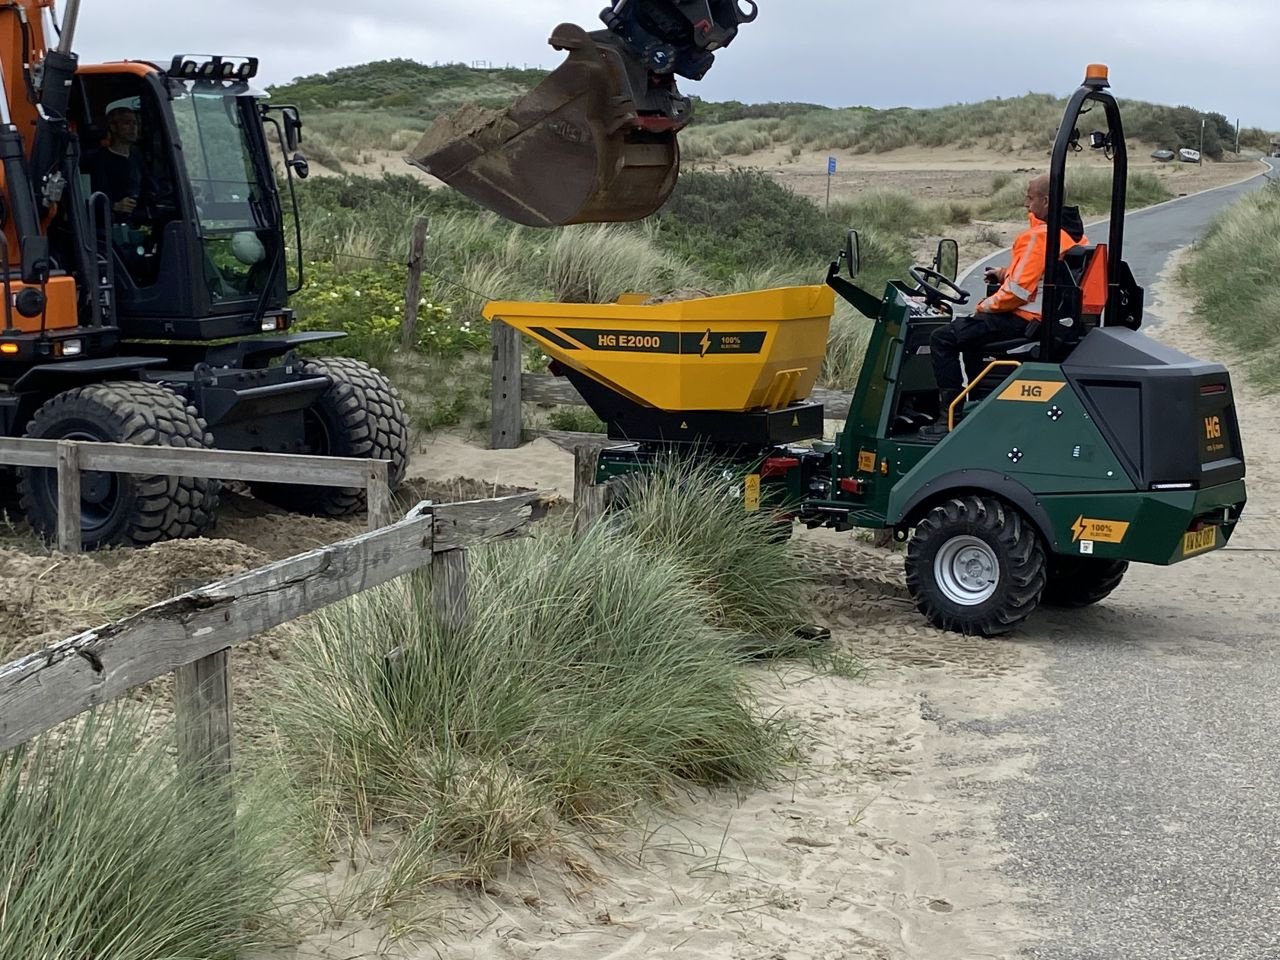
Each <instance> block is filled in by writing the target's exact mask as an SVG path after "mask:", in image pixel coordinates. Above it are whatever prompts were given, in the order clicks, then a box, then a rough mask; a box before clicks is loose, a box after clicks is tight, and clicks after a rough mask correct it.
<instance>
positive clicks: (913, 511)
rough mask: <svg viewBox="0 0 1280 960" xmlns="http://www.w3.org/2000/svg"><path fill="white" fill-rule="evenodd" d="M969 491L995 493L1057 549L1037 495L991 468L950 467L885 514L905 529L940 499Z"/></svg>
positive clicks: (896, 526)
mask: <svg viewBox="0 0 1280 960" xmlns="http://www.w3.org/2000/svg"><path fill="white" fill-rule="evenodd" d="M969 493H977V494H983V495H991V496H996V497H999V498H1000V499H1001V500H1005V501H1007V502H1008V503H1011V504H1013V505H1014V506H1015V507H1017V508H1018V509H1019V510H1021V511H1022V512H1023V513H1024V514H1025V515H1026V516H1027V517H1028V518H1029V519H1030V520H1031V522H1032V523H1034V524H1035V525H1036V529H1037V530H1039V531H1040V535H1041V536H1042V537H1044V540H1045V543H1047V544H1048V545H1049V546H1050V548H1051V549H1053V550H1054V551H1056V550H1057V548H1058V538H1057V535H1056V534H1055V533H1054V530H1053V521H1052V520H1051V519H1050V518H1049V511H1047V510H1046V509H1045V507H1044V504H1043V503H1042V502H1041V501H1040V498H1039V497H1038V496H1036V495H1035V494H1034V493H1032V492H1031V491H1030V490H1028V489H1027V488H1026V487H1024V486H1023V485H1022V484H1021V483H1019V482H1018V481H1017V480H1015V479H1014V478H1012V477H1010V476H1009V475H1008V474H1004V473H997V472H996V471H994V470H953V471H952V472H951V473H944V474H942V476H939V477H934V478H933V479H932V480H930V481H929V482H928V483H926V484H924V485H922V486H921V487H920V489H919V490H917V491H916V492H915V493H914V494H913V495H912V496H911V498H910V499H909V500H908V501H907V502H906V505H905V506H904V507H903V508H902V510H901V511H900V512H899V514H898V515H897V516H896V517H895V516H891V517H889V523H890V525H892V526H893V527H894V529H897V530H905V529H906V528H908V527H910V526H913V525H915V523H916V522H917V521H919V520H920V519H921V517H923V516H924V515H925V514H926V513H927V512H928V511H929V510H930V509H932V508H933V507H934V505H936V504H937V503H939V502H940V501H943V500H949V499H951V498H952V497H956V496H961V495H963V494H969Z"/></svg>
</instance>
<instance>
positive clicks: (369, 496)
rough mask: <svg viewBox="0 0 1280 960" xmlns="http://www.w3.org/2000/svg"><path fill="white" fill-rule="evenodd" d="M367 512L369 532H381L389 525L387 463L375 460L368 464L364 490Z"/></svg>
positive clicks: (389, 496) (389, 491)
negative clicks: (366, 483)
mask: <svg viewBox="0 0 1280 960" xmlns="http://www.w3.org/2000/svg"><path fill="white" fill-rule="evenodd" d="M365 500H366V504H367V508H368V511H369V530H370V531H373V530H381V529H382V528H383V527H385V526H387V525H389V524H390V523H391V485H390V484H389V483H388V482H387V463H386V461H385V460H375V461H373V462H372V463H370V464H369V483H368V486H367V487H366V488H365Z"/></svg>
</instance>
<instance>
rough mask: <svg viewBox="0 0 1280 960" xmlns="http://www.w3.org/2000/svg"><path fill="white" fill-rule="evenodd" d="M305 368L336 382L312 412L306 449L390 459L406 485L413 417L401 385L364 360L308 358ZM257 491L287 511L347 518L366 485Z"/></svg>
mask: <svg viewBox="0 0 1280 960" xmlns="http://www.w3.org/2000/svg"><path fill="white" fill-rule="evenodd" d="M302 373H303V374H305V375H308V376H327V377H329V378H330V380H332V381H333V382H332V383H331V384H330V385H329V389H328V390H326V391H325V392H324V393H323V394H321V396H320V399H319V400H317V401H316V402H315V404H314V405H313V406H312V407H311V408H310V409H309V410H307V411H306V413H305V415H304V417H305V420H306V428H307V434H306V444H305V445H306V450H305V452H306V453H309V454H313V455H316V456H322V457H356V458H361V457H363V458H367V459H369V460H390V461H391V467H390V472H389V474H388V477H387V480H388V483H389V484H390V486H391V489H392V490H395V489H396V488H397V487H398V486H400V482H401V481H402V480H404V475H405V471H406V470H407V469H408V466H409V420H408V418H407V417H406V416H405V412H404V405H403V404H402V403H401V402H400V394H399V393H397V392H396V389H395V387H393V386H392V385H391V383H390V382H389V381H388V380H387V379H386V377H384V376H383V375H382V374H381V373H380V372H379V371H378V370H377V369H375V368H374V367H371V366H369V364H367V363H365V362H364V361H363V360H353V359H351V358H348V357H326V358H324V359H321V360H304V361H303V363H302ZM252 489H253V493H254V496H256V497H258V498H260V499H262V500H265V501H267V502H268V503H272V504H274V505H276V506H278V507H282V508H284V509H286V510H292V511H295V512H298V513H307V514H312V515H315V516H322V517H347V516H350V515H352V514H353V513H358V512H360V511H361V510H363V509H364V508H365V491H364V489H362V488H361V489H358V488H352V487H310V486H303V485H301V484H287V483H257V484H253V487H252Z"/></svg>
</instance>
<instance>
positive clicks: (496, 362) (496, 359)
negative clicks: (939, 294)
mask: <svg viewBox="0 0 1280 960" xmlns="http://www.w3.org/2000/svg"><path fill="white" fill-rule="evenodd" d="M492 378H493V383H492V391H491V393H490V397H491V404H492V409H491V413H492V417H491V419H490V425H491V428H490V437H489V445H490V447H492V448H493V449H494V450H513V449H515V448H516V447H518V446H520V444H521V442H522V441H523V437H524V410H523V407H524V404H526V403H537V404H543V405H547V406H557V405H563V406H584V405H585V404H586V401H584V400H583V399H582V395H581V394H579V393H578V391H577V390H575V389H574V387H573V384H571V383H570V382H569V381H568V380H567V379H565V378H564V377H553V376H551V375H550V374H546V373H524V372H522V370H521V339H520V332H519V331H518V330H516V329H515V328H514V327H512V326H509V325H508V324H505V323H503V322H502V321H500V320H495V321H493V366H492ZM809 399H810V400H813V401H816V402H818V403H821V404H822V406H823V411H824V416H825V417H826V419H828V420H843V419H845V418H846V417H847V416H848V415H849V404H850V402H851V401H852V399H853V396H852V394H848V393H841V392H839V391H836V390H827V389H824V388H822V387H816V388H814V390H813V391H811V392H810V394H809ZM547 435H548V436H550V437H551V438H552V439H554V440H556V441H557V442H559V443H561V445H562V446H566V447H568V448H570V449H573V448H574V447H576V446H577V445H579V444H580V443H582V442H590V439H591V437H592V435H591V434H581V433H579V434H571V433H566V432H563V431H551V432H548V434H547ZM597 436H598V435H597Z"/></svg>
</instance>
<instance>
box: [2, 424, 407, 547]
mask: <svg viewBox="0 0 1280 960" xmlns="http://www.w3.org/2000/svg"><path fill="white" fill-rule="evenodd" d="M0 465H3V466H6V467H47V468H49V469H56V470H57V471H58V549H59V550H61V551H63V552H64V553H78V552H79V551H80V519H81V518H80V476H81V474H82V473H84V472H85V471H102V472H103V473H137V474H168V475H170V476H177V477H208V478H209V479H211V480H240V481H243V482H246V483H293V484H303V485H308V486H319V487H350V488H354V489H361V488H363V489H364V490H365V491H366V493H367V496H368V511H369V529H371V530H376V529H377V528H378V527H381V526H383V525H384V524H385V523H387V521H388V520H389V519H390V516H391V489H390V487H389V486H388V484H387V471H388V466H389V464H388V463H387V461H386V460H367V459H360V458H355V457H312V456H301V455H298V454H291V453H245V452H241V451H236V450H209V449H205V448H200V447H160V446H147V445H143V444H132V443H91V442H87V441H81V440H29V439H25V438H13V439H0Z"/></svg>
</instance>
